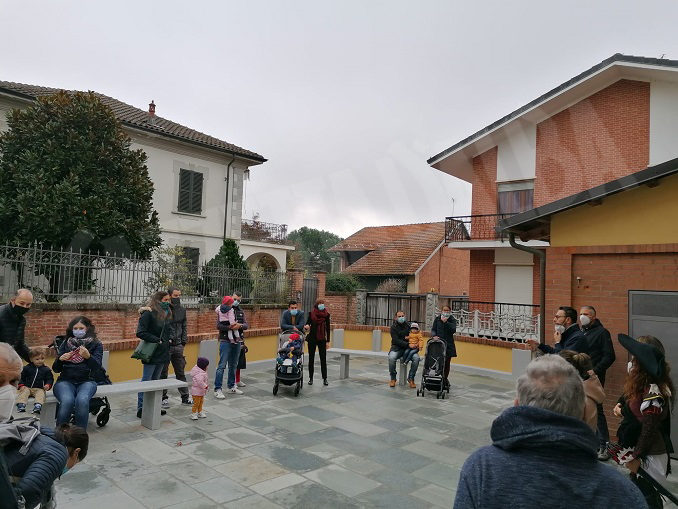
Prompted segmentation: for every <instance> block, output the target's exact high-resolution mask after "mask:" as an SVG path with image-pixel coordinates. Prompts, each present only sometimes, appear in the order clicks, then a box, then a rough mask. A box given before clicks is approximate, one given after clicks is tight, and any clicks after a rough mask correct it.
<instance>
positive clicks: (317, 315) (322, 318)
mask: <svg viewBox="0 0 678 509" xmlns="http://www.w3.org/2000/svg"><path fill="white" fill-rule="evenodd" d="M306 327H308V335H307V336H306V341H308V385H313V370H314V366H313V361H314V360H315V349H316V348H317V349H318V356H319V357H320V373H321V374H322V376H323V385H329V384H328V383H327V347H328V345H329V344H330V313H329V312H328V311H327V308H326V307H325V301H324V300H323V299H318V300H317V301H315V306H313V309H312V310H311V312H310V313H309V315H308V323H307V324H306Z"/></svg>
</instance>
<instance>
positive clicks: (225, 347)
mask: <svg viewBox="0 0 678 509" xmlns="http://www.w3.org/2000/svg"><path fill="white" fill-rule="evenodd" d="M239 358H240V343H229V342H228V341H220V342H219V365H218V366H217V372H216V375H215V376H214V390H215V391H216V390H219V389H221V387H222V385H223V383H224V370H225V369H226V364H227V363H228V379H227V380H226V387H228V388H231V387H235V370H236V368H237V367H238V359H239Z"/></svg>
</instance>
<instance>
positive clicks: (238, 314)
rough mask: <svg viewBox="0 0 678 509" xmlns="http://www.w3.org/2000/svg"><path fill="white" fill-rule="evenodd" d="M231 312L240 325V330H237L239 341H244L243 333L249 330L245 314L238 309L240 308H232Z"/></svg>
mask: <svg viewBox="0 0 678 509" xmlns="http://www.w3.org/2000/svg"><path fill="white" fill-rule="evenodd" d="M233 312H234V313H235V321H236V322H238V323H239V324H242V328H241V329H238V332H240V339H243V340H244V339H245V331H246V330H247V329H249V327H250V326H249V324H248V323H247V319H246V318H245V312H244V311H243V310H242V309H241V308H240V306H233Z"/></svg>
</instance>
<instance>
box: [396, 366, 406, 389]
mask: <svg viewBox="0 0 678 509" xmlns="http://www.w3.org/2000/svg"><path fill="white" fill-rule="evenodd" d="M406 383H407V363H406V362H403V361H400V370H399V372H398V385H405V384H406Z"/></svg>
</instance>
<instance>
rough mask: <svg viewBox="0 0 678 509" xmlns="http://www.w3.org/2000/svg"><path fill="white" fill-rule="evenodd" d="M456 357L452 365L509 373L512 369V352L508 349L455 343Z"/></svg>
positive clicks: (460, 342)
mask: <svg viewBox="0 0 678 509" xmlns="http://www.w3.org/2000/svg"><path fill="white" fill-rule="evenodd" d="M455 346H456V348H457V357H455V358H453V359H452V364H453V365H454V364H462V365H464V366H474V367H476V368H484V369H492V370H495V371H503V372H506V373H511V371H512V369H513V364H512V358H513V357H512V355H513V354H512V352H511V349H510V348H501V347H498V346H490V345H481V344H478V343H465V342H463V341H456V342H455Z"/></svg>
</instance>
